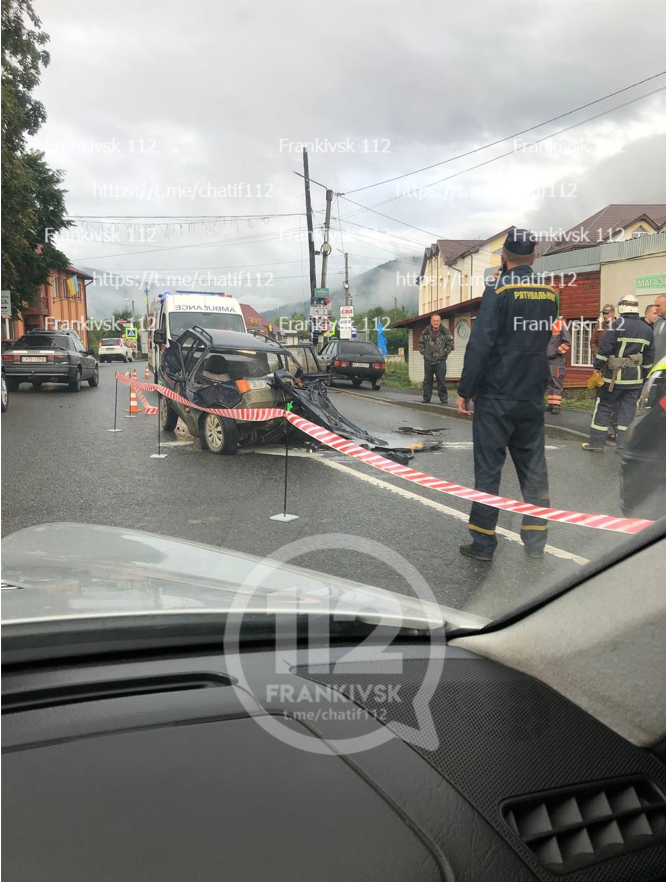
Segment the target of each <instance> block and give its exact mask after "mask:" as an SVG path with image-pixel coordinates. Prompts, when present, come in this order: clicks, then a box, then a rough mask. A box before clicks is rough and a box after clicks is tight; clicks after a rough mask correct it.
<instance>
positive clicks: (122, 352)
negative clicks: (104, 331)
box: [99, 337, 134, 364]
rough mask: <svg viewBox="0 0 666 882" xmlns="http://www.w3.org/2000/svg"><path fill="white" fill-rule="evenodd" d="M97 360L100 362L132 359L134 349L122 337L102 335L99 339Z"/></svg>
mask: <svg viewBox="0 0 666 882" xmlns="http://www.w3.org/2000/svg"><path fill="white" fill-rule="evenodd" d="M99 360H100V361H101V362H102V364H104V362H107V361H124V362H130V361H134V350H133V349H131V348H130V347H129V346H128V345H127V341H126V340H124V339H123V338H122V337H104V338H102V339H101V340H100V341H99Z"/></svg>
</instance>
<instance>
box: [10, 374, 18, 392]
mask: <svg viewBox="0 0 666 882" xmlns="http://www.w3.org/2000/svg"><path fill="white" fill-rule="evenodd" d="M20 385H21V381H20V380H17V379H16V377H7V389H8V390H9V391H10V392H18V387H19V386H20Z"/></svg>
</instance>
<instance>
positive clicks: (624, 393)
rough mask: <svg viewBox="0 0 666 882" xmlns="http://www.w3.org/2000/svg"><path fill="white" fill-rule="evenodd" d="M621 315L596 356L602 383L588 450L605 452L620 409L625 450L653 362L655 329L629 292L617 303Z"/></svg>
mask: <svg viewBox="0 0 666 882" xmlns="http://www.w3.org/2000/svg"><path fill="white" fill-rule="evenodd" d="M617 311H618V315H619V318H618V319H617V320H616V321H614V322H613V324H612V325H611V327H610V329H609V330H608V331H606V333H605V334H604V338H603V340H602V341H601V346H600V347H599V351H598V352H597V354H596V355H595V357H594V369H595V371H599V372H600V373H601V377H602V379H603V381H604V384H603V386H601V387H600V388H599V389H598V390H597V400H596V403H595V405H594V411H593V413H592V424H591V426H590V438H589V440H588V441H586V442H585V443H584V444H583V450H587V451H588V453H603V452H604V448H605V446H606V437H607V435H608V431H609V426H610V424H611V420H612V417H613V413H614V412H616V411H617V436H616V439H615V449H616V451H620V450H622V446H623V444H624V433H625V432H626V431H627V428H628V427H629V424H630V423H631V422H632V420H633V419H634V417H635V416H636V405H637V403H638V399H639V398H640V394H641V389H642V388H643V383H644V382H645V379H646V377H647V375H648V374H649V373H650V369H651V368H652V363H653V362H654V338H653V333H652V328H651V327H650V326H649V325H648V324H646V323H645V322H644V321H643V320H642V319H641V316H640V309H639V305H638V300H637V299H636V298H635V297H634V295H633V294H626V295H625V296H624V297H623V298H622V300H620V302H619V303H618V305H617Z"/></svg>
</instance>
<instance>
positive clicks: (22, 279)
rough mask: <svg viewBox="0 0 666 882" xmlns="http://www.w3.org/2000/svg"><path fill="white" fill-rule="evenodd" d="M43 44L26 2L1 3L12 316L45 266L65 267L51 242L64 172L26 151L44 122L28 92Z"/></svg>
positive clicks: (43, 61)
mask: <svg viewBox="0 0 666 882" xmlns="http://www.w3.org/2000/svg"><path fill="white" fill-rule="evenodd" d="M47 42H48V36H47V35H46V34H45V33H44V32H43V31H42V30H41V22H40V20H39V18H38V17H37V15H36V14H35V12H34V10H33V7H32V3H31V0H2V149H1V152H2V284H3V287H4V288H8V289H9V290H10V291H11V294H12V308H13V311H14V313H15V314H16V313H17V312H18V311H20V308H21V305H22V304H23V303H30V302H32V301H33V300H34V299H35V296H36V294H37V291H38V289H39V287H40V286H41V285H44V284H45V283H46V282H47V281H48V278H49V270H50V269H64V268H65V267H66V266H67V264H68V259H67V257H66V256H65V255H64V254H63V253H62V252H61V251H59V250H58V249H57V248H55V247H54V246H53V245H52V244H51V241H50V239H51V236H53V234H54V233H56V232H59V231H60V230H63V229H66V228H67V227H68V226H70V222H69V221H67V219H66V216H65V214H66V210H65V199H64V196H65V191H64V190H63V189H62V188H61V187H60V184H61V182H62V173H61V172H59V171H55V170H53V169H51V168H50V167H49V166H48V165H47V163H46V162H45V161H44V154H43V153H39V152H37V151H26V149H25V144H26V137H27V136H28V135H34V134H35V133H36V132H37V131H38V130H39V128H40V126H41V125H42V123H43V122H44V120H45V119H46V112H45V110H44V107H43V105H42V103H41V102H40V101H38V100H37V99H36V98H34V97H33V95H32V92H33V90H34V88H35V87H36V86H37V84H38V83H39V78H40V74H41V69H42V68H43V67H45V66H46V65H47V64H48V63H49V54H48V52H47V51H46V50H45V49H44V46H45V44H46V43H47Z"/></svg>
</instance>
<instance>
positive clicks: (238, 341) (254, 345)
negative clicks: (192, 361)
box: [178, 326, 282, 352]
mask: <svg viewBox="0 0 666 882" xmlns="http://www.w3.org/2000/svg"><path fill="white" fill-rule="evenodd" d="M188 331H193V332H194V333H195V334H199V336H201V337H203V338H204V339H206V340H207V341H208V342H209V344H210V345H211V346H215V347H216V348H218V347H220V346H226V347H229V348H231V349H253V350H257V351H264V352H265V351H271V352H274V351H275V350H276V349H277V350H279V349H282V347H281V346H280V344H279V343H278V342H276V341H275V340H268V339H266V338H265V337H255V336H254V334H246V333H244V332H243V331H227V330H218V329H213V328H211V329H210V330H209V329H208V328H198V327H196V326H195V327H193V328H188V329H187V331H184V332H183V334H187V333H188ZM183 334H181V337H182V336H183ZM178 339H179V340H180V337H179V338H178Z"/></svg>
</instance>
